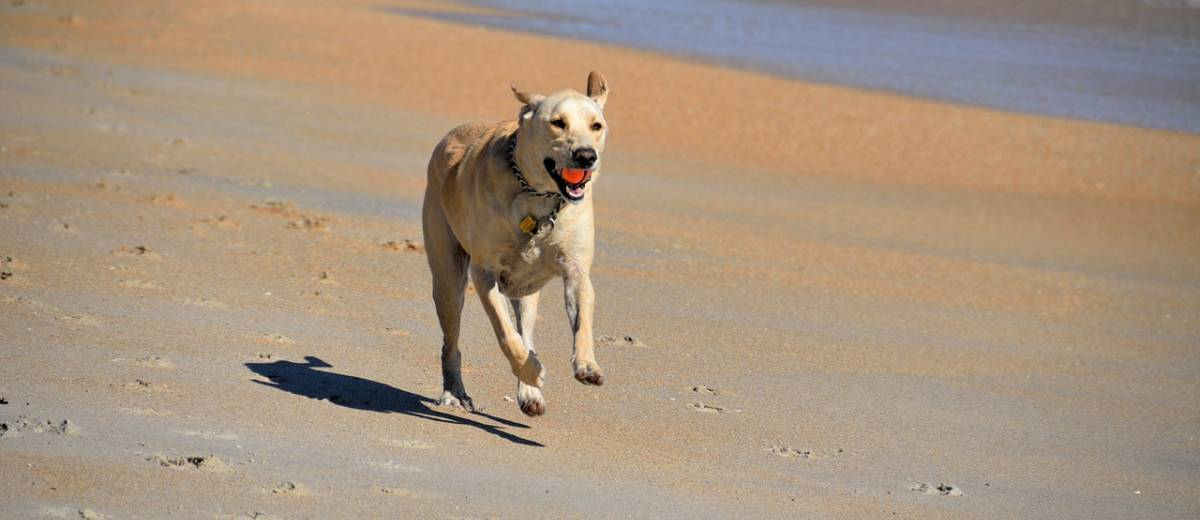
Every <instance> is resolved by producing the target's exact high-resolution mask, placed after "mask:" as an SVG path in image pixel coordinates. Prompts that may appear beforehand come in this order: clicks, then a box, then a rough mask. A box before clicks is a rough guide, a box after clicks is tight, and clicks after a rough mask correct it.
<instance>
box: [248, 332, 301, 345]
mask: <svg viewBox="0 0 1200 520" xmlns="http://www.w3.org/2000/svg"><path fill="white" fill-rule="evenodd" d="M255 342H257V343H271V344H275V345H295V344H296V340H294V339H292V338H289V337H287V336H284V335H283V334H263V335H262V336H260V337H259V338H258V339H256V340H255Z"/></svg>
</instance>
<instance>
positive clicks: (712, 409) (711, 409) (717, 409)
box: [688, 402, 725, 414]
mask: <svg viewBox="0 0 1200 520" xmlns="http://www.w3.org/2000/svg"><path fill="white" fill-rule="evenodd" d="M688 408H691V409H693V410H695V411H697V412H701V413H712V414H717V413H725V407H723V406H716V405H712V404H706V403H701V402H695V403H688Z"/></svg>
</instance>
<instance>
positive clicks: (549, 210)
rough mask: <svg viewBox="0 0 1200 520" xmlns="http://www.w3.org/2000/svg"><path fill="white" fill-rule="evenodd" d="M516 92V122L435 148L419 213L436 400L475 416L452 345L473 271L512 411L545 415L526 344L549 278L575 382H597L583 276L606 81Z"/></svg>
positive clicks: (591, 233)
mask: <svg viewBox="0 0 1200 520" xmlns="http://www.w3.org/2000/svg"><path fill="white" fill-rule="evenodd" d="M512 91H513V95H515V96H516V98H517V101H519V102H520V103H521V108H520V111H519V112H518V116H517V119H516V120H515V121H506V122H501V123H496V124H492V125H486V124H466V125H463V126H459V127H457V128H455V129H453V130H451V131H450V133H449V134H447V135H446V136H445V137H444V138H443V139H442V140H441V141H440V142H439V143H438V144H437V146H436V147H435V148H434V150H433V155H432V156H431V157H430V159H429V168H428V172H427V173H428V184H427V185H426V188H425V200H424V203H423V206H422V210H421V216H422V225H423V230H424V235H425V251H426V256H427V258H428V260H429V270H430V272H431V273H432V274H433V303H434V306H435V307H436V309H437V317H438V321H439V322H440V324H441V328H442V396H441V399H440V400H439V404H440V405H443V406H461V407H462V408H465V409H467V410H472V411H473V410H475V406H474V404H473V402H472V400H471V397H470V396H469V395H467V391H466V388H465V387H464V386H463V381H462V373H461V370H460V368H461V363H462V357H461V354H460V352H459V349H458V340H459V325H460V320H461V317H462V307H463V296H464V291H465V288H466V285H467V275H468V271H469V273H470V276H471V280H472V281H473V282H474V284H475V291H476V293H478V294H479V301H480V302H481V303H482V304H483V310H484V311H485V312H486V313H487V316H488V319H489V320H490V321H491V323H492V328H493V330H494V331H495V333H496V340H497V341H499V343H500V350H501V352H503V353H504V356H505V357H506V358H508V362H509V365H510V366H511V368H512V373H513V374H514V375H515V376H516V377H517V404H518V406H520V408H521V411H522V412H524V413H525V414H526V415H529V416H538V415H541V414H543V413H545V411H546V400H545V397H544V396H543V395H542V383H543V381H544V378H545V374H546V371H545V369H544V368H543V367H542V362H541V361H540V360H539V359H538V355H537V352H535V351H534V348H533V328H534V322H535V321H536V320H537V308H538V294H539V292H540V291H541V289H542V287H543V286H544V285H545V284H546V283H547V282H548V281H550V279H551V278H554V277H559V278H562V280H563V293H564V296H565V297H564V300H565V301H566V309H567V321H568V323H569V324H570V326H571V332H572V333H573V335H574V351H573V355H572V357H571V364H572V369H573V371H574V373H575V379H577V380H579V381H580V382H582V383H584V384H587V385H601V384H604V372H603V371H602V370H601V369H600V365H598V364H597V363H596V356H595V353H594V351H593V338H592V312H593V308H594V302H595V292H594V291H593V288H592V281H591V278H590V276H589V272H590V271H591V267H592V256H593V251H594V248H595V238H594V237H595V228H594V225H593V211H592V196H591V194H592V189H593V186H594V184H595V181H596V179H597V178H598V177H599V176H600V166H601V158H602V156H603V153H604V145H605V140H606V139H607V137H608V122H607V121H606V120H605V118H604V112H603V110H604V103H605V101H606V100H607V99H608V84H607V82H606V81H605V79H604V77H603V76H602V75H600V74H599V73H597V72H594V71H593V72H592V73H591V74H589V75H588V82H587V94H581V93H579V92H577V91H575V90H571V89H566V90H561V91H558V92H555V93H552V94H549V95H541V94H531V93H528V92H523V91H521V90H519V89H517V87H515V86H514V87H512Z"/></svg>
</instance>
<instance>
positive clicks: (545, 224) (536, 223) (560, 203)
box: [507, 128, 567, 236]
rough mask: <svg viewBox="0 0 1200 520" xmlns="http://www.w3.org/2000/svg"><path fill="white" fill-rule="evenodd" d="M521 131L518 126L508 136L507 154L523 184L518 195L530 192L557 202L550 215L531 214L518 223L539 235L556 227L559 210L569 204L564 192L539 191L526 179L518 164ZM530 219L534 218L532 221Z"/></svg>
mask: <svg viewBox="0 0 1200 520" xmlns="http://www.w3.org/2000/svg"><path fill="white" fill-rule="evenodd" d="M519 132H520V129H519V128H518V130H517V131H516V132H513V133H512V135H510V136H508V154H507V155H508V169H509V170H510V171H512V174H513V177H515V178H516V179H517V184H519V185H521V191H520V193H518V194H517V195H518V196H520V195H522V194H528V195H530V196H534V197H545V198H547V199H554V201H555V202H556V203H555V205H554V209H553V210H551V211H550V214H549V215H546V216H545V217H543V218H541V219H538V218H535V217H533V216H532V215H530V216H527V217H525V219H523V220H522V221H521V222H520V223H518V226H519V227H520V228H521V230H522V231H524V232H525V233H526V234H529V235H534V236H537V235H541V234H542V233H544V232H545V231H548V230H549V229H551V228H553V227H554V223H555V221H556V220H558V212H560V211H562V209H563V208H564V207H566V205H567V198H566V197H564V196H562V194H561V193H559V192H557V191H538V190H537V189H536V188H534V187H533V186H532V185H530V184H529V181H528V180H527V179H525V175H524V174H523V173H521V166H520V165H518V164H517V134H518V133H519ZM528 219H532V220H531V221H530V220H528Z"/></svg>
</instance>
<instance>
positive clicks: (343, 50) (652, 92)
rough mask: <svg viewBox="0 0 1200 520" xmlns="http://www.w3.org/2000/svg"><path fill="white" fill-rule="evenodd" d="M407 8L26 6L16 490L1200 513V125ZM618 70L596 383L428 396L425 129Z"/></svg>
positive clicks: (41, 501)
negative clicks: (1031, 105) (1075, 116)
mask: <svg viewBox="0 0 1200 520" xmlns="http://www.w3.org/2000/svg"><path fill="white" fill-rule="evenodd" d="M830 3H834V4H836V3H837V2H830ZM872 3H873V4H881V5H882V4H887V5H884V6H882V7H881V9H885V8H894V3H892V2H872ZM983 4H984V3H982V2H975V3H963V4H961V6H960V8H961V9H969V8H971V7H970V6H976V7H977V8H978V9H985V8H986V6H984V5H983ZM1074 4H1077V5H1083V4H1086V2H1082V1H1081V2H1075V3H1074ZM888 5H890V6H892V7H887V6H888ZM921 5H922V6H924V7H922V9H926V8H928V9H934V8H935V7H936V6H938V5H941V2H934V1H930V2H924V3H922V4H921ZM929 6H934V7H929ZM404 9H408V10H411V11H414V12H415V11H430V10H471V9H478V8H475V7H469V6H458V5H446V4H441V3H437V2H419V1H414V2H382V3H381V2H367V1H357V0H350V1H345V2H337V3H331V2H315V1H309V0H302V1H287V2H285V1H282V0H265V1H257V2H238V1H232V0H206V1H203V2H200V1H195V2H193V1H187V2H180V1H166V0H140V1H137V2H119V1H110V0H93V1H86V2H85V1H65V0H64V1H42V0H13V1H9V0H5V1H4V2H3V4H0V43H2V45H0V311H2V312H0V516H2V517H5V518H81V517H82V518H112V519H118V518H614V517H620V518H697V517H701V518H731V517H745V518H913V519H928V518H1081V519H1083V518H1179V519H1185V518H1196V517H1197V516H1200V408H1198V407H1197V403H1198V402H1200V349H1198V346H1200V262H1197V261H1196V259H1197V258H1198V257H1200V232H1198V231H1197V230H1198V229H1200V135H1196V134H1187V133H1179V132H1170V131H1160V130H1148V129H1141V128H1133V127H1125V126H1119V125H1113V124H1105V123H1096V122H1086V121H1077V120H1067V119H1055V118H1049V117H1041V116H1036V115H1027V114H1013V113H1006V112H1001V111H995V110H989V109H982V108H976V107H969V106H961V105H952V104H946V103H939V102H935V101H929V100H922V99H915V98H910V97H904V96H899V95H894V94H887V93H880V92H872V91H866V90H857V89H851V88H845V87H838V86H832V85H821V84H814V83H805V82H802V81H796V80H793V79H788V78H784V77H779V76H773V75H768V74H759V73H755V72H752V71H747V70H739V69H733V68H722V67H718V66H713V65H706V64H701V63H696V62H689V61H685V60H681V59H677V58H673V57H670V56H666V55H662V54H657V53H651V52H644V51H638V50H631V49H624V48H618V47H614V46H606V45H601V44H595V43H586V42H580V41H573V40H566V39H560V38H553V37H548V36H538V35H533V34H526V33H514V32H505V31H501V30H497V29H486V28H479V27H471V26H465V25H460V24H454V23H451V22H447V21H438V20H436V19H431V18H429V17H423V16H414V15H405V14H401V13H403V12H404ZM885 10H886V9H885ZM1086 10H1087V9H1086V5H1084V7H1082V8H1080V12H1083V11H1086ZM1071 12H1072V11H1070V10H1062V11H1055V16H1058V17H1069V15H1070V13H1071ZM1064 13H1065V14H1064ZM1010 14H1011V16H1014V17H1017V18H1020V17H1022V16H1027V15H1026V14H1024V13H1022V12H1015V13H1010ZM1105 16H1108V15H1104V16H1101V15H1099V14H1097V15H1094V16H1092V17H1088V16H1082V15H1081V16H1080V17H1078V18H1077V19H1075V18H1072V19H1073V20H1075V22H1076V23H1080V24H1111V23H1117V22H1114V21H1113V20H1112V19H1111V18H1112V17H1111V16H1108V17H1105ZM1168 18H1169V17H1166V16H1165V15H1164V17H1163V18H1162V20H1159V21H1158V22H1155V23H1161V24H1163V25H1164V26H1167V27H1168V29H1169V30H1175V31H1185V32H1186V28H1185V29H1179V28H1178V26H1177V24H1176V25H1173V24H1172V22H1171V21H1170V20H1169V19H1168ZM1155 20H1158V19H1155ZM592 69H595V70H600V71H602V72H603V73H604V74H605V76H606V77H607V78H608V80H609V84H610V87H611V89H612V92H611V94H610V96H609V101H608V106H607V109H606V113H607V117H608V121H609V125H610V127H611V129H612V134H611V137H610V142H609V145H608V146H609V150H608V152H607V156H606V157H605V163H606V165H605V172H604V176H603V178H601V179H600V180H599V181H598V183H597V185H596V186H595V191H594V195H595V197H596V198H595V204H596V209H597V235H598V237H597V259H596V265H595V268H594V272H593V275H592V276H593V281H594V283H595V287H596V292H597V308H596V327H597V332H598V334H597V335H598V339H599V341H598V348H597V357H598V360H599V362H600V364H601V365H602V366H603V367H604V368H605V371H606V376H607V382H606V384H605V385H604V386H602V387H599V388H597V387H585V386H583V385H580V384H579V383H577V382H576V381H574V379H573V378H572V377H571V372H570V364H569V357H570V345H571V343H570V336H569V333H568V332H569V331H568V328H567V325H566V319H565V317H564V312H563V310H562V309H563V306H562V296H561V288H560V285H559V284H557V283H551V284H550V285H548V286H547V287H546V289H545V290H544V292H543V302H542V305H541V319H540V324H539V327H538V333H537V334H538V336H537V343H538V345H539V352H540V353H541V358H542V360H543V362H544V363H545V364H546V366H547V369H548V372H549V373H548V379H547V384H546V387H545V392H546V396H547V401H548V411H547V414H546V415H545V416H542V417H538V418H528V417H525V416H524V415H522V414H521V413H520V411H519V410H518V409H517V406H516V404H515V403H513V402H511V399H512V398H513V396H514V392H515V384H514V382H513V378H512V376H511V375H510V372H509V368H508V365H507V362H506V361H504V359H503V356H502V355H501V354H500V352H499V349H498V348H497V347H496V345H495V340H494V338H493V336H492V334H491V331H490V327H489V326H488V323H487V319H486V318H485V317H484V315H483V313H482V311H481V309H480V307H479V304H478V302H477V300H476V299H475V298H474V297H469V298H468V300H467V305H466V312H465V317H464V328H463V336H462V337H463V339H462V348H463V355H464V378H465V380H466V385H467V388H468V389H469V390H470V392H471V394H472V396H473V397H474V400H475V402H476V403H477V404H480V405H482V406H483V407H484V409H483V410H482V411H481V412H478V413H467V412H464V411H462V410H457V409H450V408H440V407H438V406H436V398H437V396H438V395H439V394H440V391H441V388H440V385H441V374H440V368H439V360H438V358H439V356H438V348H439V346H440V341H441V331H440V330H439V328H438V324H437V319H436V317H435V315H434V312H433V307H432V304H431V301H430V298H429V292H430V286H429V284H430V282H429V273H428V268H427V266H426V261H425V257H424V253H423V249H422V237H421V231H420V203H421V197H422V193H423V190H424V184H425V164H426V161H427V160H428V157H429V153H430V151H431V150H432V148H433V146H434V144H435V143H436V142H437V141H438V139H440V138H441V136H442V135H444V134H445V132H446V131H447V130H449V129H450V128H452V127H453V126H455V125H457V124H459V123H461V122H465V121H470V120H482V121H498V120H502V119H509V118H511V117H513V116H514V115H515V114H516V111H517V109H518V106H517V103H516V102H515V101H514V100H513V99H512V95H511V93H510V92H509V85H510V84H511V83H514V82H517V83H519V84H520V85H521V86H522V87H523V88H526V89H529V90H534V91H549V90H554V89H558V88H561V87H573V88H576V89H583V88H584V86H585V84H584V82H585V78H586V75H587V72H588V71H589V70H592ZM469 296H471V295H469Z"/></svg>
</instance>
